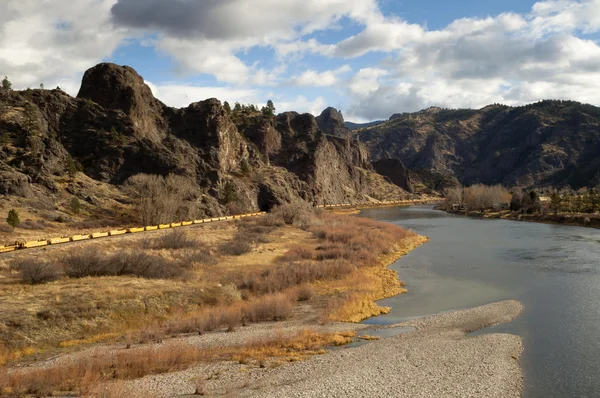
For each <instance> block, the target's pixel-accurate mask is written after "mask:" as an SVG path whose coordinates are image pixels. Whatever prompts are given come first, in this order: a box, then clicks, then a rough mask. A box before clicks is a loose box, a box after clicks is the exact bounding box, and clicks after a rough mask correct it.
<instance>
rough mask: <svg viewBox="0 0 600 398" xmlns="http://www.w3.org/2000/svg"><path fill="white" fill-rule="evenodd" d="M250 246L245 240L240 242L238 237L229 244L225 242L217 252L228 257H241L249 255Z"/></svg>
mask: <svg viewBox="0 0 600 398" xmlns="http://www.w3.org/2000/svg"><path fill="white" fill-rule="evenodd" d="M251 251H252V245H251V244H250V242H248V241H247V240H240V239H239V235H236V236H235V237H234V239H232V240H230V241H229V242H225V243H223V244H222V245H220V246H219V252H220V253H221V254H225V255H228V256H241V255H242V254H246V253H250V252H251Z"/></svg>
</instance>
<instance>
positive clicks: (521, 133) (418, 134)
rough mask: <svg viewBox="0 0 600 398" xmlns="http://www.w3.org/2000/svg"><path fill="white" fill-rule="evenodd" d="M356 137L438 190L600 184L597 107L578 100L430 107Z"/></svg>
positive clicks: (375, 156) (394, 118) (374, 153)
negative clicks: (467, 186) (464, 186)
mask: <svg viewBox="0 0 600 398" xmlns="http://www.w3.org/2000/svg"><path fill="white" fill-rule="evenodd" d="M355 135H356V136H358V137H359V138H360V141H361V142H365V143H366V144H367V145H368V146H369V151H370V153H371V156H372V158H373V159H374V160H375V161H377V160H380V159H389V158H395V159H399V160H401V161H402V162H403V163H404V165H406V166H407V167H408V168H409V169H410V170H411V175H412V176H413V177H415V180H419V179H420V180H423V181H426V182H427V184H429V185H430V186H431V187H434V186H435V188H440V187H444V186H447V185H450V184H452V182H453V181H457V180H459V181H460V182H462V183H463V184H473V183H478V182H481V183H485V184H496V183H502V184H504V185H507V186H515V185H517V186H524V187H535V186H548V185H552V186H565V185H570V186H571V187H572V188H579V187H582V186H595V185H598V184H600V108H597V107H595V106H592V105H586V104H581V103H577V102H573V101H542V102H539V103H536V104H531V105H527V106H522V107H508V106H504V105H491V106H487V107H485V108H483V109H479V110H471V109H464V110H443V109H440V108H430V109H426V110H424V111H421V112H417V113H410V114H408V113H405V114H396V115H393V116H392V118H390V120H388V121H386V122H385V123H382V124H379V125H376V126H371V127H367V128H365V129H362V130H361V131H358V132H356V133H355ZM378 170H379V171H380V172H381V171H382V170H381V168H378ZM413 171H414V172H413Z"/></svg>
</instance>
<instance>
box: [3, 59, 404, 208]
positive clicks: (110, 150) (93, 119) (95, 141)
mask: <svg viewBox="0 0 600 398" xmlns="http://www.w3.org/2000/svg"><path fill="white" fill-rule="evenodd" d="M324 114H326V115H327V114H329V115H330V116H331V117H329V118H325V119H323V118H321V119H317V118H315V117H314V116H312V115H309V114H304V115H302V114H297V113H293V112H289V113H284V114H281V115H279V116H277V117H268V116H264V115H262V114H261V113H258V112H255V113H252V112H246V111H244V112H228V111H227V110H225V108H224V107H223V106H222V105H221V103H220V102H219V101H218V100H216V99H209V100H206V101H201V102H196V103H193V104H191V105H189V106H188V107H187V108H183V109H175V108H171V107H168V106H166V105H165V104H163V103H162V102H160V101H159V100H157V99H156V98H155V97H154V96H153V94H152V91H151V90H150V88H149V87H148V86H147V85H146V84H145V83H144V80H143V78H142V77H141V76H139V75H138V74H137V73H136V72H135V70H133V69H132V68H129V67H124V66H117V65H114V64H108V63H104V64H100V65H97V66H95V67H93V68H92V69H90V70H88V71H87V72H86V73H85V75H84V77H83V81H82V85H81V89H80V91H79V94H78V96H77V97H76V98H73V97H71V96H69V95H67V94H66V93H64V92H63V91H61V90H60V89H55V90H25V91H4V92H2V93H0V194H2V195H3V196H2V198H1V199H2V202H1V203H0V205H2V206H3V207H5V206H8V205H11V206H12V205H14V203H13V202H14V201H15V200H16V201H17V202H19V203H20V205H22V206H25V207H27V206H29V207H30V208H32V209H35V208H36V206H37V207H40V206H41V207H44V209H46V210H48V211H50V212H55V213H56V212H61V211H64V207H65V204H64V203H65V201H67V200H68V199H69V198H70V197H71V196H76V197H79V198H81V199H83V200H86V201H87V202H88V203H95V204H97V205H98V207H99V208H100V207H102V208H103V211H104V212H105V213H111V212H112V213H114V212H115V209H117V208H119V206H120V205H122V206H126V205H127V204H128V203H129V202H130V200H129V199H128V198H127V195H125V194H124V192H123V191H122V190H121V189H120V187H121V185H122V184H123V183H124V182H125V181H127V179H128V178H130V177H131V176H134V175H136V174H140V173H147V174H157V175H162V176H167V175H169V174H175V175H179V176H184V177H185V178H187V180H188V181H189V184H191V186H193V187H194V192H195V194H194V195H193V197H192V198H190V200H191V201H195V202H196V204H197V207H196V210H195V212H196V213H200V214H199V215H202V214H222V213H224V212H227V211H233V210H232V209H233V208H236V209H243V210H251V209H259V208H260V209H268V208H270V207H272V206H273V205H275V204H278V203H285V202H290V201H293V200H297V199H298V198H302V199H305V200H307V201H309V202H312V203H341V202H353V201H364V200H374V199H392V198H405V197H407V195H408V194H407V193H406V192H405V191H404V190H402V189H400V188H398V187H393V186H391V184H388V183H386V182H385V181H383V179H382V178H380V176H377V175H376V173H375V171H374V170H373V168H372V166H371V164H370V161H369V154H368V150H367V148H366V147H365V146H364V145H362V144H360V143H358V142H357V141H355V140H352V139H349V138H348V139H341V138H337V137H334V136H330V135H327V134H326V132H324V131H323V128H325V129H328V131H329V132H331V133H336V131H337V130H336V129H337V128H338V127H339V126H342V127H343V119H342V120H341V125H339V126H338V123H337V122H336V121H335V114H334V113H332V112H329V113H327V112H324ZM320 122H322V123H324V124H323V125H321V126H320V124H319V123H320ZM336 126H337V127H336ZM344 128H345V127H344ZM330 129H333V131H332V130H330ZM19 198H20V199H19ZM40 204H43V206H42V205H40ZM111 209H112V210H111Z"/></svg>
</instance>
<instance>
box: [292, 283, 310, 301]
mask: <svg viewBox="0 0 600 398" xmlns="http://www.w3.org/2000/svg"><path fill="white" fill-rule="evenodd" d="M296 294H297V295H298V301H308V300H310V299H311V298H312V297H313V296H314V294H315V289H314V288H313V287H312V286H311V285H302V286H300V287H299V288H298V290H297V292H296Z"/></svg>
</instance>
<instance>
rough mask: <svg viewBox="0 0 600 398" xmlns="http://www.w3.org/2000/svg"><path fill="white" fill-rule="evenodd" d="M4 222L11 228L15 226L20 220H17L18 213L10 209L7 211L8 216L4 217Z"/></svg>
mask: <svg viewBox="0 0 600 398" xmlns="http://www.w3.org/2000/svg"><path fill="white" fill-rule="evenodd" d="M6 222H7V223H8V225H10V226H11V227H13V228H17V227H18V226H19V224H21V220H19V213H18V212H17V211H16V210H15V209H12V210H10V211H9V212H8V217H6Z"/></svg>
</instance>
